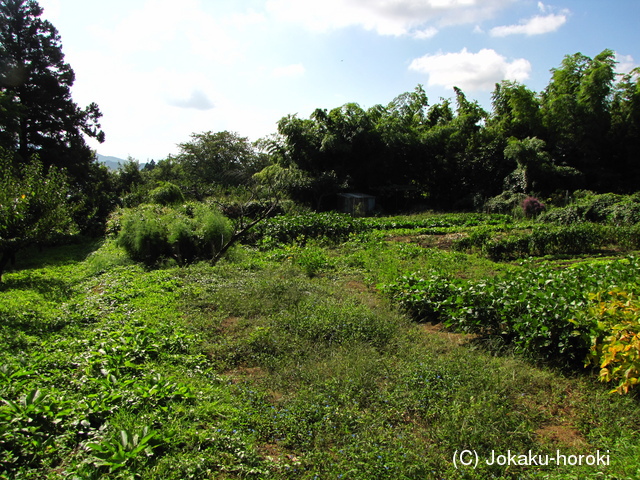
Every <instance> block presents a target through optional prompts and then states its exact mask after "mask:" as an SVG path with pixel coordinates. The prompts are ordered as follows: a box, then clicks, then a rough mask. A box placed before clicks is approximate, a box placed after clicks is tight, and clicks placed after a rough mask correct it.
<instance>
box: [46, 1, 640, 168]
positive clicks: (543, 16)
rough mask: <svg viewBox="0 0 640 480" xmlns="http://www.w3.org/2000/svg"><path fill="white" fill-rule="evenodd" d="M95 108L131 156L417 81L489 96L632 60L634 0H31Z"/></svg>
mask: <svg viewBox="0 0 640 480" xmlns="http://www.w3.org/2000/svg"><path fill="white" fill-rule="evenodd" d="M39 3H40V5H41V6H42V7H43V8H44V9H45V12H44V15H43V16H44V17H45V18H47V19H49V20H50V21H51V22H52V23H53V24H54V25H55V26H56V28H57V29H58V31H59V32H60V35H61V37H62V45H63V52H64V53H65V55H66V60H67V62H69V63H70V64H71V67H72V68H73V69H74V71H75V73H76V83H75V86H74V90H73V96H74V100H75V101H76V102H77V103H78V104H79V105H80V106H85V105H87V104H88V103H90V102H96V103H97V104H98V105H99V106H100V109H101V111H102V113H103V118H102V126H103V129H104V131H105V134H106V137H107V139H106V141H105V143H103V144H101V145H100V144H97V143H92V144H91V145H92V147H93V148H95V149H97V151H98V153H101V154H103V155H110V156H116V157H120V158H127V157H129V156H130V157H133V158H135V159H137V160H139V161H141V162H146V161H148V160H150V159H155V160H159V159H162V158H165V157H166V156H167V155H169V154H175V153H177V151H178V149H177V144H178V143H181V142H186V141H188V140H189V137H190V135H191V134H192V133H199V132H204V131H214V132H216V131H221V130H230V131H234V132H237V133H239V134H240V135H242V136H246V137H249V138H250V139H251V140H256V139H258V138H260V137H264V136H266V135H269V134H271V133H275V132H276V131H277V126H276V123H277V121H278V120H279V119H280V118H282V117H283V116H286V115H288V114H298V116H300V117H303V118H307V117H308V116H309V115H310V114H311V112H313V110H315V109H316V108H327V109H331V108H334V107H338V106H340V105H343V104H344V103H347V102H356V103H358V104H360V105H361V106H362V107H363V108H369V107H371V106H373V105H376V104H387V103H389V102H390V101H391V100H393V98H394V97H396V96H397V95H399V94H401V93H403V92H407V91H412V90H413V89H414V88H415V87H416V86H417V85H418V84H422V85H423V86H424V88H425V90H426V92H427V95H428V97H429V99H430V103H432V104H433V103H437V102H438V101H440V99H441V98H450V97H452V95H453V91H452V86H454V85H456V86H459V87H460V88H462V90H463V91H464V92H465V94H466V95H467V97H468V98H470V99H475V100H478V101H479V102H480V103H481V104H482V105H483V106H484V107H485V108H487V109H489V108H490V95H491V91H492V90H493V87H494V85H495V83H496V82H499V81H501V80H503V79H510V80H517V81H519V82H521V83H524V84H525V85H527V86H528V87H529V88H531V89H533V90H535V91H541V90H542V89H544V87H545V86H546V85H547V83H548V82H549V78H550V69H552V68H555V67H558V66H559V65H560V63H561V61H562V59H563V57H564V56H565V55H567V54H573V53H576V52H581V53H583V54H585V55H588V56H590V57H593V56H595V55H597V54H598V53H600V52H601V51H602V50H604V49H605V48H609V49H611V50H613V51H615V52H616V54H617V58H618V61H619V65H618V68H619V70H620V71H621V72H622V71H629V70H630V69H631V68H633V67H636V66H638V64H640V33H639V32H640V29H639V28H638V21H639V20H640V1H638V0H615V1H610V2H607V1H604V0H550V1H549V2H548V3H547V2H541V1H538V0H180V1H175V0H109V1H108V2H97V1H87V0H40V1H39Z"/></svg>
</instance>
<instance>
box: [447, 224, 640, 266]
mask: <svg viewBox="0 0 640 480" xmlns="http://www.w3.org/2000/svg"><path fill="white" fill-rule="evenodd" d="M636 230H637V229H636V228H634V227H627V228H620V229H614V228H612V227H610V226H607V225H599V224H593V223H580V224H570V225H567V226H564V225H559V226H553V227H550V226H546V227H542V226H536V227H534V228H533V229H532V230H531V231H524V232H517V231H516V232H509V233H500V232H491V231H489V230H483V229H480V230H475V231H473V232H471V233H470V234H469V236H468V237H463V238H461V239H458V240H455V241H454V243H453V245H452V247H453V248H454V249H456V250H459V251H476V252H480V253H482V254H483V255H486V256H487V257H489V258H491V259H492V260H496V261H500V260H512V259H516V258H524V257H529V256H539V257H541V256H546V255H577V254H582V253H593V252H597V251H598V250H599V249H602V248H604V247H607V246H610V245H619V246H621V247H623V248H634V247H633V245H634V243H633V242H634V238H635V232H636Z"/></svg>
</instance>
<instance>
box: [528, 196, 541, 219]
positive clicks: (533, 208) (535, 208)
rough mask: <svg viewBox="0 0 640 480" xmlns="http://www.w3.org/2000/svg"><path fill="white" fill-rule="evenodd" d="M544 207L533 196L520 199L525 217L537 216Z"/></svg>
mask: <svg viewBox="0 0 640 480" xmlns="http://www.w3.org/2000/svg"><path fill="white" fill-rule="evenodd" d="M545 209H546V207H545V206H544V203H542V202H541V201H540V200H538V199H537V198H535V197H527V198H525V199H524V200H523V201H522V211H523V212H524V216H525V217H527V218H533V217H537V216H538V215H540V214H541V213H542V212H544V210H545Z"/></svg>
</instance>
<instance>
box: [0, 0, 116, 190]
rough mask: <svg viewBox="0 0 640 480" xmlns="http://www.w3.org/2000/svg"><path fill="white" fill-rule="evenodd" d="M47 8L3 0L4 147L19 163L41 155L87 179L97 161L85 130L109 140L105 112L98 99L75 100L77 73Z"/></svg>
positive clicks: (0, 135) (0, 133)
mask: <svg viewBox="0 0 640 480" xmlns="http://www.w3.org/2000/svg"><path fill="white" fill-rule="evenodd" d="M42 13H43V9H42V8H41V7H40V5H39V4H38V2H37V1H35V0H0V98H1V99H2V100H3V103H4V105H5V108H4V111H3V113H4V114H3V115H1V116H0V122H1V123H0V142H2V144H1V145H0V147H4V148H6V149H8V150H11V151H13V152H15V153H16V159H17V161H18V162H19V163H23V162H28V161H29V159H30V158H31V157H32V156H33V155H34V154H37V155H38V156H39V157H40V159H41V161H42V162H43V164H44V166H45V167H49V166H51V165H54V166H56V167H59V168H64V169H65V170H66V171H67V172H68V174H69V176H70V177H71V179H72V180H78V181H80V182H82V180H81V179H82V178H83V177H84V176H85V175H86V173H87V171H88V170H89V169H90V164H91V162H93V161H94V155H93V153H92V151H91V149H90V148H89V147H88V145H87V144H86V141H85V135H86V136H88V137H92V138H96V139H97V140H98V141H100V142H102V141H104V133H103V132H102V131H101V129H100V128H101V127H100V124H99V119H100V117H101V116H102V114H101V113H100V110H99V108H98V105H96V104H95V103H92V104H90V105H89V106H88V107H86V108H85V109H81V108H79V107H78V105H76V103H74V102H73V100H72V98H71V87H72V86H73V83H74V80H75V74H74V72H73V70H72V69H71V67H70V66H69V64H68V63H65V61H64V54H63V53H62V45H61V40H60V35H59V34H58V31H57V30H56V28H55V27H54V26H53V25H52V24H51V23H50V22H49V21H47V20H44V19H42V18H41V15H42Z"/></svg>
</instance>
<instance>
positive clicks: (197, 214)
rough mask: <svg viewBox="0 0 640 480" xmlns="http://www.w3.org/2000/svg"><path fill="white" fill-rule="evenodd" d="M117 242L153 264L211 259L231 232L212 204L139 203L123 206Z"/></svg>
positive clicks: (227, 222)
mask: <svg viewBox="0 0 640 480" xmlns="http://www.w3.org/2000/svg"><path fill="white" fill-rule="evenodd" d="M120 224H121V230H120V233H119V234H118V243H119V244H120V245H122V246H123V247H124V249H125V250H126V251H127V254H128V255H129V256H130V257H131V258H132V259H134V260H136V261H140V262H143V263H145V264H147V265H155V264H157V263H158V262H159V261H160V260H161V259H163V258H174V259H175V260H176V261H177V262H178V263H179V264H181V265H183V264H186V263H190V262H193V261H195V260H204V259H211V258H213V256H214V255H215V254H216V253H217V252H219V251H220V249H221V248H222V246H223V245H224V244H225V243H226V241H227V240H228V239H229V238H230V237H231V235H232V233H233V232H232V226H231V222H230V221H229V220H228V219H227V218H225V217H224V216H223V215H222V214H221V213H220V212H219V211H218V210H217V209H215V207H211V206H207V205H204V204H186V205H183V206H181V207H177V208H171V207H161V206H159V205H141V206H140V207H137V208H134V209H129V210H124V211H123V213H122V216H121V219H120Z"/></svg>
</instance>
